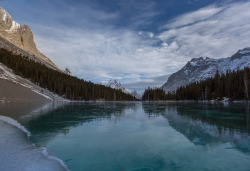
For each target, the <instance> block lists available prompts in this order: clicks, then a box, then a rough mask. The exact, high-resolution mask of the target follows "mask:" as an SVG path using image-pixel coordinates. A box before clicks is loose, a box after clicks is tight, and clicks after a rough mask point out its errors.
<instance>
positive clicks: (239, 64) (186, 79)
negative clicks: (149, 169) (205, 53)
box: [162, 47, 250, 92]
mask: <svg viewBox="0 0 250 171" xmlns="http://www.w3.org/2000/svg"><path fill="white" fill-rule="evenodd" d="M244 67H250V48H249V47H248V48H244V49H242V50H239V51H238V52H237V53H235V54H234V55H233V56H232V57H228V58H221V59H212V58H208V57H207V58H203V57H200V58H193V59H192V60H191V61H189V62H188V63H187V64H186V65H185V66H184V67H183V68H182V69H181V70H179V71H177V72H176V73H174V74H172V75H171V76H170V77H169V78H168V81H167V82H166V83H165V84H164V85H163V86H162V88H163V89H164V90H165V91H166V92H169V91H175V90H176V89H177V88H179V87H180V86H184V85H187V84H189V83H193V82H196V81H200V80H204V79H207V78H210V77H213V76H214V75H215V74H216V71H218V72H219V73H220V74H222V73H226V72H227V71H228V70H231V71H233V70H239V69H240V70H242V69H244Z"/></svg>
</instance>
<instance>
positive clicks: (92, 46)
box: [33, 1, 250, 89]
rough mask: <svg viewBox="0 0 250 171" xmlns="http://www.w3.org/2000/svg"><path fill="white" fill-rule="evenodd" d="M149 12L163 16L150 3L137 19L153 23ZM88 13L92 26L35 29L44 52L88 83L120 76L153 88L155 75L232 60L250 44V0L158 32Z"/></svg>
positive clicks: (184, 17)
mask: <svg viewBox="0 0 250 171" xmlns="http://www.w3.org/2000/svg"><path fill="white" fill-rule="evenodd" d="M149 2H151V1H149ZM131 3H132V1H131ZM147 8H150V11H151V12H152V13H151V14H150V13H149V15H157V13H156V12H155V11H154V4H150V3H149V5H148V6H143V7H141V9H140V10H141V11H142V12H141V13H140V15H138V16H135V17H134V18H133V19H134V21H138V23H139V21H140V20H141V22H142V23H144V24H145V23H147V22H149V23H150V22H151V21H150V20H151V19H152V18H151V17H146V15H147V14H146V13H145V12H144V11H145V9H147ZM87 9H88V10H86V16H92V18H91V17H90V19H91V20H92V22H91V21H90V20H89V19H82V20H81V21H80V20H79V22H82V23H84V25H82V27H67V26H61V25H60V26H59V25H49V26H44V25H38V24H37V25H34V26H33V28H35V31H36V34H35V40H36V42H37V46H38V48H39V49H40V50H41V51H42V52H44V53H45V54H46V55H47V56H48V57H50V58H51V59H52V60H53V61H54V62H55V63H56V64H57V65H59V67H61V68H65V67H69V68H70V69H71V70H72V72H73V74H74V75H76V76H78V77H81V78H84V79H87V80H92V81H107V80H109V79H114V78H115V79H119V80H120V81H122V82H130V83H131V82H133V83H131V87H132V84H134V85H142V84H141V83H143V84H144V83H145V84H147V85H145V86H144V87H141V89H144V88H145V87H147V86H148V85H152V84H151V83H150V81H148V80H150V79H149V78H150V77H153V76H159V75H167V74H171V73H172V72H175V71H177V70H178V69H180V68H181V67H182V66H183V65H184V64H185V63H186V62H187V61H188V60H190V59H191V58H194V57H199V56H209V57H213V58H222V57H227V56H231V55H232V54H233V53H234V52H236V51H237V50H238V49H240V48H244V47H246V46H249V45H250V21H249V18H250V11H249V9H250V2H249V1H247V2H241V3H233V4H229V5H224V6H216V5H213V6H208V7H206V8H201V9H199V10H197V11H194V12H191V13H187V14H184V15H181V16H179V17H177V18H174V19H172V20H171V21H170V22H167V23H165V24H163V25H162V26H161V27H160V28H159V30H160V33H158V34H157V33H153V32H148V31H141V32H138V31H137V30H135V29H133V28H132V27H128V28H126V29H123V28H114V27H113V26H109V25H107V23H106V22H108V21H113V20H117V19H119V17H120V16H119V13H108V12H104V11H99V12H98V13H99V14H100V15H101V16H102V18H101V19H98V18H95V17H93V14H94V13H96V9H93V8H89V7H88V8H87ZM76 11H77V10H76ZM71 17H74V16H71ZM100 20H102V21H100ZM87 23H90V25H89V26H86V25H85V24H87ZM102 23H105V24H102ZM147 78H148V79H147ZM143 79H146V81H143ZM161 79H165V78H161ZM151 82H154V81H151ZM137 83H138V84H137ZM154 84H156V83H154ZM152 86H153V85H152Z"/></svg>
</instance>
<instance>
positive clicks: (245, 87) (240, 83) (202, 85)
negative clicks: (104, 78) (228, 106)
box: [142, 68, 250, 101]
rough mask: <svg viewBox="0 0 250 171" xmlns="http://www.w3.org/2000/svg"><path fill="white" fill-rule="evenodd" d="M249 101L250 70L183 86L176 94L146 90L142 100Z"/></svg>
mask: <svg viewBox="0 0 250 171" xmlns="http://www.w3.org/2000/svg"><path fill="white" fill-rule="evenodd" d="M224 97H226V98H229V99H230V100H249V98H250V68H245V69H244V70H238V71H227V73H226V74H221V75H220V74H219V73H218V71H217V73H216V75H215V77H213V78H208V79H206V80H203V81H200V82H194V83H191V84H189V85H187V86H182V87H180V88H178V89H177V90H176V92H169V93H168V94H166V93H165V92H164V91H163V90H162V89H160V88H154V89H152V88H148V89H146V90H145V92H144V94H143V96H142V100H149V101H155V100H222V99H223V98H224Z"/></svg>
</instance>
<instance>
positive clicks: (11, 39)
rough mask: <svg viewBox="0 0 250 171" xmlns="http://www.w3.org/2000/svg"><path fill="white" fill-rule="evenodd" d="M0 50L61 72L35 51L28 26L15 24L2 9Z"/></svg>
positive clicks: (0, 10) (0, 17) (0, 13)
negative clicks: (25, 57)
mask: <svg viewBox="0 0 250 171" xmlns="http://www.w3.org/2000/svg"><path fill="white" fill-rule="evenodd" d="M0 48H5V49H8V50H11V51H12V52H14V53H17V54H21V55H26V56H29V57H30V58H31V59H34V60H36V61H38V62H40V61H41V62H42V63H44V64H46V65H47V66H49V67H51V68H54V69H56V70H59V71H61V72H63V71H62V70H60V69H59V68H58V67H57V66H56V65H55V64H54V63H53V62H52V61H51V60H50V59H49V58H47V57H46V56H44V55H43V54H42V53H41V52H39V51H38V50H37V48H36V44H35V42H34V39H33V33H32V31H31V29H30V28H29V26H27V25H24V26H22V25H21V24H18V23H17V22H15V21H14V20H13V19H12V17H11V16H10V15H9V13H8V12H6V11H5V10H4V9H3V8H2V7H0ZM35 58H38V59H35Z"/></svg>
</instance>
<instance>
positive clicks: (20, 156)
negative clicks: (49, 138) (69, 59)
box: [0, 116, 69, 171]
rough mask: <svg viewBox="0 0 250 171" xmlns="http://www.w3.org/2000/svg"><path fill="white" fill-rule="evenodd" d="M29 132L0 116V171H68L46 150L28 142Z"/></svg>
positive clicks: (11, 120) (16, 123)
mask: <svg viewBox="0 0 250 171" xmlns="http://www.w3.org/2000/svg"><path fill="white" fill-rule="evenodd" d="M29 136H30V132H29V131H27V130H26V129H25V127H23V126H22V125H21V124H20V123H18V122H17V121H16V120H14V119H11V118H9V117H5V116H0V154H1V156H0V170H1V171H5V170H6V171H7V170H20V171H22V170H25V171H27V170H30V171H31V170H36V171H39V170H51V171H57V170H69V169H68V168H67V166H66V165H65V164H64V163H63V161H62V160H60V159H58V158H56V157H54V156H51V155H49V154H48V152H47V149H46V148H43V147H36V146H35V145H34V144H32V142H30V141H29Z"/></svg>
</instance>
